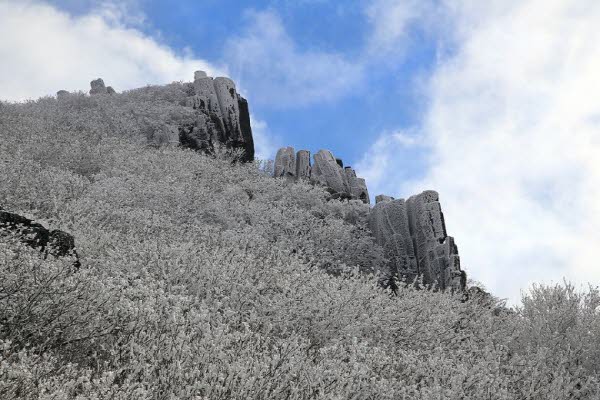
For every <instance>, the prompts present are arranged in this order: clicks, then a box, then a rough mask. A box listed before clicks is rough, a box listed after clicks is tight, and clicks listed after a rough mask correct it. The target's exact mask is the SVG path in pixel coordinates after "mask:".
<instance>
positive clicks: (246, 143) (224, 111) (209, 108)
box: [179, 71, 254, 161]
mask: <svg viewBox="0 0 600 400" xmlns="http://www.w3.org/2000/svg"><path fill="white" fill-rule="evenodd" d="M193 91H194V93H193V94H192V95H191V96H190V97H188V99H187V100H186V105H187V106H188V107H191V108H193V109H194V110H195V111H196V117H195V121H194V123H192V124H191V125H186V126H181V127H179V141H180V143H181V145H182V146H184V147H189V148H192V149H194V150H200V151H204V152H207V153H212V152H213V151H214V147H215V145H216V144H217V143H220V144H223V145H225V146H226V147H227V148H229V149H241V150H243V154H242V156H241V157H240V161H252V160H254V140H253V138H252V128H251V126H250V112H249V109H248V102H247V101H246V99H244V98H243V97H241V96H240V95H239V94H238V93H237V91H236V87H235V83H234V82H233V81H232V80H231V79H229V78H223V77H218V78H214V79H213V78H211V77H209V76H207V75H206V72H204V71H196V72H195V73H194V84H193Z"/></svg>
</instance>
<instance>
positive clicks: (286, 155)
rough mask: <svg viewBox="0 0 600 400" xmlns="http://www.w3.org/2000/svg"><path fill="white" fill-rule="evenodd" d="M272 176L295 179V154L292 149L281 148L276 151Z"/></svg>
mask: <svg viewBox="0 0 600 400" xmlns="http://www.w3.org/2000/svg"><path fill="white" fill-rule="evenodd" d="M274 176H275V177H277V178H281V177H286V178H295V177H296V176H297V174H296V152H295V151H294V148H293V147H282V148H281V149H279V150H278V151H277V156H276V157H275V169H274Z"/></svg>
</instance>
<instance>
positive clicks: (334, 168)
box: [311, 150, 350, 193]
mask: <svg viewBox="0 0 600 400" xmlns="http://www.w3.org/2000/svg"><path fill="white" fill-rule="evenodd" d="M314 159H315V162H314V164H313V167H312V171H311V179H313V180H314V181H315V182H319V183H321V184H323V185H325V186H327V187H328V188H331V189H332V190H334V191H335V192H336V193H350V187H349V185H348V179H347V177H346V174H345V172H344V170H343V169H342V167H341V166H340V165H339V164H338V162H337V160H336V158H335V157H334V156H333V154H331V152H330V151H328V150H319V151H318V152H317V154H315V156H314Z"/></svg>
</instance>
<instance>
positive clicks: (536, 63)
mask: <svg viewBox="0 0 600 400" xmlns="http://www.w3.org/2000/svg"><path fill="white" fill-rule="evenodd" d="M448 4H451V5H452V6H451V7H450V6H447V8H446V10H445V11H446V16H448V17H452V18H453V26H454V29H453V36H452V37H451V38H450V39H451V40H452V42H451V43H450V44H451V45H452V47H453V48H454V49H455V52H454V53H453V54H452V55H451V56H450V57H446V58H443V59H441V60H440V63H439V65H438V66H437V68H436V69H435V71H434V73H433V76H432V77H431V80H430V86H429V97H430V98H429V100H430V107H429V109H428V110H427V112H426V114H425V117H424V119H423V121H422V124H421V126H419V127H418V130H419V131H421V132H423V135H424V140H425V141H426V142H427V145H428V147H429V149H430V153H429V155H428V160H429V168H428V170H427V175H426V176H425V177H424V178H423V179H422V180H420V181H419V182H414V183H410V182H409V183H408V184H406V183H404V184H403V182H399V181H397V182H396V183H397V186H396V187H397V191H395V192H393V193H390V194H392V195H394V194H395V195H400V196H408V195H410V194H412V193H414V192H417V191H420V190H423V189H426V188H433V189H435V190H438V191H439V192H440V196H441V201H442V206H443V209H444V212H445V216H446V222H447V225H448V228H449V232H450V233H451V234H453V235H454V236H455V237H456V239H457V243H458V245H459V248H460V253H461V259H462V264H463V266H464V267H465V268H466V269H467V271H468V272H469V273H470V276H471V277H472V278H474V279H476V280H479V281H482V282H483V283H484V284H485V285H486V286H487V287H488V288H489V289H490V290H491V291H492V292H494V293H495V294H497V295H500V296H504V297H509V298H510V299H511V300H512V301H516V300H518V298H519V290H520V289H524V288H526V287H528V286H529V284H530V283H532V282H534V281H545V282H550V281H554V282H560V281H561V279H562V277H566V278H567V279H570V280H573V281H575V282H579V283H584V282H591V283H595V284H598V283H599V282H600V265H599V264H598V261H597V257H596V255H595V253H596V249H595V247H596V245H597V244H599V243H600V201H599V200H598V199H600V91H599V90H597V88H599V87H600V74H598V71H600V29H599V28H598V27H599V26H600V3H598V2H596V1H578V0H577V1H576V0H574V1H565V0H527V1H504V0H502V1H492V2H485V7H482V6H480V5H479V4H481V3H479V2H470V1H464V2H451V3H450V2H449V3H448ZM442 39H443V40H445V41H448V40H449V38H447V37H446V38H442ZM386 140H390V139H389V138H388V137H387V136H385V135H384V136H383V137H382V138H380V140H379V142H378V143H376V144H374V146H373V148H372V150H371V151H372V152H374V153H375V154H383V155H384V157H386V156H389V149H388V147H386V146H381V145H380V143H382V142H385V141H386ZM386 154H387V155H386ZM370 157H371V158H372V157H374V155H373V154H372V155H371V156H370ZM402 167H403V166H402V160H397V159H393V160H390V161H388V162H387V163H383V164H382V165H381V166H380V168H382V169H383V170H384V171H383V172H381V173H385V171H386V170H387V171H390V170H391V171H393V170H394V169H395V168H402ZM375 169H376V168H375ZM369 173H370V174H375V175H376V174H377V173H376V172H369ZM408 187H410V189H408Z"/></svg>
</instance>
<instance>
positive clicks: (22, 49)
mask: <svg viewBox="0 0 600 400" xmlns="http://www.w3.org/2000/svg"><path fill="white" fill-rule="evenodd" d="M111 4H114V3H105V4H104V5H103V6H102V7H100V8H97V9H95V11H93V12H91V13H90V14H87V15H84V16H81V17H73V16H71V15H69V14H67V13H65V12H63V11H60V10H58V9H56V8H54V7H51V6H49V5H47V4H44V3H40V2H34V1H27V0H24V1H10V0H8V1H2V2H0V37H2V38H3V39H2V40H0V59H1V60H2V62H1V63H0V98H2V99H5V100H23V99H27V98H37V97H39V96H40V95H44V94H50V95H53V94H55V93H56V91H57V90H60V89H65V90H70V91H73V90H88V89H89V82H90V81H91V80H92V79H95V78H97V77H102V78H103V79H104V81H105V82H106V84H107V85H111V86H113V87H114V88H115V89H116V90H123V89H130V88H134V87H140V86H144V85H147V84H150V83H152V84H162V83H168V82H172V81H175V80H185V81H189V80H191V79H192V77H193V75H192V74H193V71H195V70H198V69H201V70H206V71H208V72H210V73H212V74H217V73H218V72H219V71H218V69H217V68H215V67H214V66H213V65H211V64H209V63H208V62H206V61H204V60H201V59H197V58H194V57H192V56H190V55H183V56H180V55H177V54H176V53H175V52H174V51H173V50H171V49H169V48H168V47H166V46H163V45H161V44H159V43H157V42H156V41H155V40H154V39H152V38H150V37H148V36H145V35H144V34H143V33H142V32H140V31H139V30H135V29H128V28H127V27H125V26H124V25H125V23H130V22H131V21H129V20H123V17H124V15H123V12H122V9H121V8H119V7H115V6H112V5H111ZM138 22H140V21H138Z"/></svg>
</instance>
